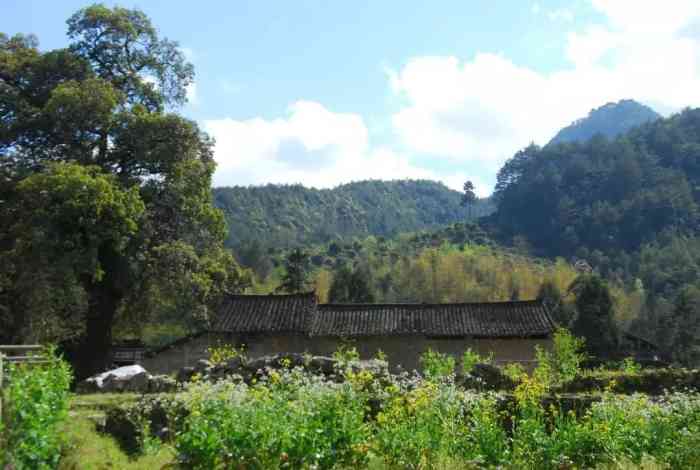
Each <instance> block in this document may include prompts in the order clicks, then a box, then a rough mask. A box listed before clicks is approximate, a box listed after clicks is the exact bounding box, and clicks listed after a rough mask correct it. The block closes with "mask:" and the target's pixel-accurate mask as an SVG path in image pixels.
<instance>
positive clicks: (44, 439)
mask: <svg viewBox="0 0 700 470" xmlns="http://www.w3.org/2000/svg"><path fill="white" fill-rule="evenodd" d="M43 358H44V359H46V360H47V361H49V363H48V364H12V363H10V364H7V365H6V367H7V369H6V377H5V381H6V382H7V384H6V385H7V386H6V388H5V389H4V390H2V393H3V416H2V417H3V422H1V423H0V465H2V466H3V468H5V466H6V465H7V468H15V469H17V470H25V469H26V470H35V469H36V470H40V469H52V468H55V467H56V465H57V464H58V461H59V459H60V456H61V448H62V446H63V444H64V442H63V440H62V439H61V435H60V433H59V427H60V425H61V424H62V422H63V421H64V420H65V419H66V417H67V416H68V400H69V396H70V393H69V386H70V383H71V380H72V375H71V369H70V366H69V365H68V364H67V363H66V362H65V361H63V360H62V359H60V358H59V357H57V356H56V355H55V354H54V351H53V350H51V349H50V350H48V351H46V352H45V353H44V354H43Z"/></svg>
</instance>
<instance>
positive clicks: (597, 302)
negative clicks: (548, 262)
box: [570, 275, 617, 356]
mask: <svg viewBox="0 0 700 470" xmlns="http://www.w3.org/2000/svg"><path fill="white" fill-rule="evenodd" d="M570 290H571V291H572V292H573V293H574V294H575V295H576V310H577V311H578V316H577V317H576V320H575V321H574V324H573V326H572V330H573V332H574V333H575V334H576V335H578V336H582V337H583V338H585V340H586V347H587V349H588V351H589V352H591V353H592V354H594V355H598V356H604V355H605V354H606V353H609V352H610V351H614V350H615V348H616V346H617V332H616V326H615V323H614V321H613V299H612V296H611V294H610V289H609V287H608V285H607V283H606V282H605V281H604V280H603V279H601V278H600V277H598V276H595V275H581V276H579V277H578V278H576V280H575V281H574V282H573V284H572V285H571V288H570Z"/></svg>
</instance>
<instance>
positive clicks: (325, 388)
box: [175, 371, 368, 469]
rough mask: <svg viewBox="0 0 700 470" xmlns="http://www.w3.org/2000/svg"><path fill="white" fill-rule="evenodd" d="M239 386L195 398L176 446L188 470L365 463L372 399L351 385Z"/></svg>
mask: <svg viewBox="0 0 700 470" xmlns="http://www.w3.org/2000/svg"><path fill="white" fill-rule="evenodd" d="M294 373H295V372H294V371H282V372H281V373H280V374H279V377H277V378H276V379H275V380H274V381H273V382H270V383H260V384H257V385H256V386H253V387H250V388H249V387H247V386H246V385H242V384H241V385H234V386H232V387H231V388H230V389H229V394H228V396H224V395H218V396H217V395H214V396H209V395H207V394H205V395H202V396H200V397H199V398H197V399H194V400H193V401H192V403H191V406H192V408H191V413H190V415H189V416H188V417H187V418H186V419H185V423H184V427H183V430H182V431H181V432H179V433H178V434H177V437H176V439H175V447H176V449H177V451H178V453H179V455H180V461H181V463H182V464H183V465H185V466H186V467H187V468H195V469H215V468H238V467H244V468H250V469H274V468H281V467H284V468H332V467H333V466H334V465H336V464H339V465H348V466H351V465H357V466H361V465H362V464H364V463H365V461H366V455H367V449H368V448H367V445H366V441H367V437H368V433H367V431H368V429H367V425H366V424H365V423H364V413H365V407H366V406H367V405H366V400H365V399H364V398H363V397H362V396H361V395H358V394H357V393H356V392H355V390H354V389H353V387H352V386H350V385H349V384H339V385H338V384H335V385H332V384H327V383H326V384H322V383H320V382H313V381H309V380H305V379H299V380H290V379H289V377H291V376H292V375H293V374H294Z"/></svg>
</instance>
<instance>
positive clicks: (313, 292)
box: [227, 291, 316, 299]
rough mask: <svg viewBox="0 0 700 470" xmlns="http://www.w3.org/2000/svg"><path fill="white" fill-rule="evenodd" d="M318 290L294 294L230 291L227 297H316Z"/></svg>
mask: <svg viewBox="0 0 700 470" xmlns="http://www.w3.org/2000/svg"><path fill="white" fill-rule="evenodd" d="M315 296H316V292H315V291H310V292H295V293H293V294H275V293H272V292H271V293H269V294H232V293H228V294H227V297H229V298H237V299H260V298H262V299H269V298H279V299H282V298H289V297H315Z"/></svg>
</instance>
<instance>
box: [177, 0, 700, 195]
mask: <svg viewBox="0 0 700 470" xmlns="http://www.w3.org/2000/svg"><path fill="white" fill-rule="evenodd" d="M590 1H591V2H592V5H593V7H594V8H595V9H596V10H598V11H599V12H601V13H602V14H603V15H604V16H605V17H606V18H607V21H606V22H604V23H601V24H591V25H587V26H586V27H584V28H582V29H581V28H578V30H577V31H576V32H570V33H568V34H567V35H566V36H565V53H566V59H567V60H568V62H569V65H568V67H566V68H564V69H562V70H557V71H552V72H547V73H543V72H540V71H538V70H534V69H531V68H528V67H525V66H522V65H519V64H517V63H514V62H513V61H512V60H510V59H509V58H508V57H505V56H504V55H501V54H492V53H487V52H480V53H477V54H475V55H474V56H473V57H469V58H457V57H415V58H412V59H410V60H409V61H408V62H407V63H406V64H405V65H404V66H403V67H401V68H400V69H397V70H396V69H392V68H389V67H383V69H384V73H385V74H386V76H387V81H388V84H389V88H390V89H391V91H392V92H393V93H394V94H395V95H396V96H397V97H400V98H401V99H400V100H398V101H397V102H399V103H403V105H401V107H400V108H399V109H398V110H396V112H394V113H393V115H392V116H391V119H390V122H391V129H392V130H393V137H394V138H395V142H394V144H392V145H393V146H386V147H375V146H374V145H372V143H371V142H370V138H369V131H368V129H367V125H366V123H365V120H364V119H363V118H362V117H361V116H360V115H357V114H345V113H335V112H333V111H330V110H329V109H327V108H326V107H324V106H323V105H322V104H320V103H317V102H313V101H303V100H302V101H297V102H296V103H294V104H292V105H291V106H290V107H289V109H288V112H287V113H286V114H285V115H283V116H281V117H279V118H276V119H269V120H266V119H261V118H254V119H248V120H234V119H221V120H210V121H205V123H204V127H205V129H206V130H207V131H208V132H209V133H211V134H212V135H213V136H214V137H215V138H216V142H217V143H216V160H217V162H218V163H219V167H218V170H217V172H216V174H215V176H214V184H215V185H218V186H220V185H233V184H264V183H268V182H273V183H297V182H300V183H303V184H305V185H307V186H315V187H331V186H335V185H337V184H340V183H345V182H348V181H353V180H361V179H368V178H377V179H398V178H431V179H439V180H442V181H443V182H444V183H445V184H447V185H448V186H450V187H452V188H453V189H457V190H461V187H462V184H463V182H464V181H465V180H467V179H470V180H472V181H473V182H474V184H475V186H476V190H477V193H478V194H479V195H481V196H483V195H486V194H488V193H489V192H490V189H491V188H492V186H493V182H494V179H495V178H494V176H495V173H496V171H497V170H498V169H499V168H500V167H501V165H502V164H503V162H504V161H505V160H506V159H507V158H510V157H511V156H512V155H513V154H514V153H515V152H516V151H517V150H519V149H521V148H523V147H525V146H526V145H528V144H529V143H530V142H533V141H534V142H535V143H538V144H545V143H546V142H547V141H548V140H549V139H550V138H551V137H552V136H553V135H554V134H555V133H556V132H557V131H558V130H559V129H561V128H562V127H563V126H565V125H568V124H569V123H570V122H571V121H573V120H575V119H578V118H580V117H583V116H585V115H586V114H587V113H588V112H589V111H590V110H591V109H592V108H594V107H598V106H601V105H602V104H604V103H606V102H609V101H617V100H620V99H624V98H633V99H636V100H639V101H641V102H643V103H646V104H649V105H651V106H652V107H654V108H655V109H657V110H658V111H661V112H671V111H676V110H679V109H681V108H683V107H685V106H700V87H699V86H698V85H697V84H698V83H700V1H697V0H692V1H685V0H678V1H673V0H667V1H666V2H663V3H659V2H655V1H646V0H617V1H613V0H609V1H607V0H590ZM531 11H532V13H533V14H543V15H546V16H547V17H548V18H549V19H550V20H552V21H561V22H565V23H568V22H570V21H572V20H573V19H574V17H573V13H571V11H569V10H554V11H550V12H547V11H546V10H544V9H542V7H541V6H540V4H539V3H534V4H532V6H531ZM189 93H192V94H193V96H194V97H195V99H196V87H195V88H193V89H192V90H191V92H190V90H188V94H189ZM384 137H386V136H384ZM399 148H400V149H401V150H400V151H398V150H396V149H399ZM419 162H420V163H419ZM447 169H449V170H447ZM448 171H449V173H448Z"/></svg>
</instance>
